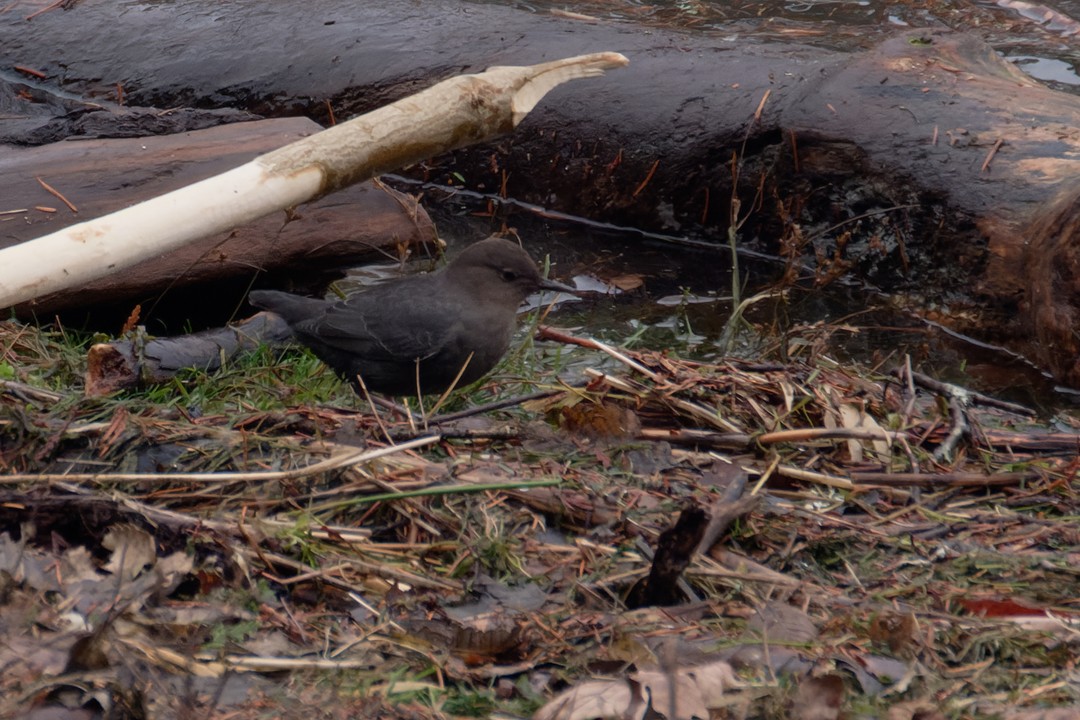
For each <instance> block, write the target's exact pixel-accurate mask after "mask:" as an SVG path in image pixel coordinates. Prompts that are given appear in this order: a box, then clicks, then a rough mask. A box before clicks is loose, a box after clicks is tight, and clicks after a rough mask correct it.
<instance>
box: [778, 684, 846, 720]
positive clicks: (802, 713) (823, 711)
mask: <svg viewBox="0 0 1080 720" xmlns="http://www.w3.org/2000/svg"><path fill="white" fill-rule="evenodd" d="M843 699H844V680H843V678H841V677H840V676H839V675H823V676H821V677H808V678H805V679H804V680H803V681H802V682H800V683H799V689H798V690H797V691H796V692H795V700H794V702H793V704H792V707H791V718H792V720H836V718H838V717H840V703H841V701H842V700H843Z"/></svg>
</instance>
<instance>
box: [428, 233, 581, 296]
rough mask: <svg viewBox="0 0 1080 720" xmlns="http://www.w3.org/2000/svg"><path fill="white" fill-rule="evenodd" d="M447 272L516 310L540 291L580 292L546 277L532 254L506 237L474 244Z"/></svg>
mask: <svg viewBox="0 0 1080 720" xmlns="http://www.w3.org/2000/svg"><path fill="white" fill-rule="evenodd" d="M446 273H447V275H448V276H449V277H450V279H452V280H453V281H454V282H456V283H463V284H465V285H466V287H469V288H470V290H471V292H473V293H475V294H476V295H477V297H478V298H480V299H482V300H483V301H485V302H497V303H503V304H506V305H512V306H513V308H514V309H516V308H517V306H518V305H520V304H521V303H522V301H524V300H525V298H527V297H528V296H529V295H531V294H532V293H534V292H536V291H538V290H554V291H558V292H567V293H575V294H576V292H577V291H576V290H575V289H574V288H572V287H570V286H569V285H563V284H562V283H560V282H556V281H554V280H548V279H546V278H544V277H542V276H541V275H540V272H539V271H538V270H537V269H536V263H535V262H533V259H532V258H531V257H529V254H528V253H526V252H525V251H524V250H522V249H521V247H520V246H518V245H517V244H516V243H513V242H510V241H509V240H503V239H502V238H494V237H492V238H488V239H486V240H481V241H480V242H478V243H474V244H472V245H470V246H469V247H468V248H466V249H465V250H464V251H463V252H462V253H461V254H460V255H458V256H457V257H456V258H454V260H453V262H451V263H450V265H449V267H447V269H446Z"/></svg>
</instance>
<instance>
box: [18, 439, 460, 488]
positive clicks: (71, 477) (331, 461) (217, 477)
mask: <svg viewBox="0 0 1080 720" xmlns="http://www.w3.org/2000/svg"><path fill="white" fill-rule="evenodd" d="M440 439H441V438H440V436H438V435H426V436H424V437H421V438H416V439H415V440H410V441H408V442H404V443H401V444H400V445H391V446H389V447H384V448H379V449H378V450H366V449H365V450H354V451H352V452H344V453H341V454H340V455H337V456H334V457H330V458H327V459H326V460H322V461H321V462H317V463H315V464H313V465H308V466H307V467H302V468H295V469H293V470H271V471H261V472H207V473H184V472H180V473H105V472H102V473H67V474H64V473H16V474H13V475H6V476H4V477H0V485H14V484H16V483H20V482H26V481H28V480H33V481H37V482H64V483H71V482H94V483H119V482H133V481H137V482H147V481H153V482H216V483H232V482H247V481H266V480H294V479H296V478H302V477H307V476H309V475H315V474H317V473H321V472H328V471H331V470H338V469H340V468H344V467H348V466H350V465H358V464H360V463H363V462H368V461H369V460H377V459H378V458H381V457H386V456H387V455H393V454H394V453H398V452H404V451H406V450H413V449H415V448H418V447H423V446H424V445H430V444H432V443H434V442H438V441H439V440H440Z"/></svg>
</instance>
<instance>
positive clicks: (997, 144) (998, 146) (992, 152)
mask: <svg viewBox="0 0 1080 720" xmlns="http://www.w3.org/2000/svg"><path fill="white" fill-rule="evenodd" d="M1004 144H1005V140H1004V138H998V139H997V142H995V143H994V147H992V148H990V152H988V153H987V154H986V159H985V160H983V164H982V167H981V168H979V172H986V171H987V170H989V169H990V161H991V160H993V159H994V156H995V155H997V151H998V150H999V149H1001V146H1002V145H1004Z"/></svg>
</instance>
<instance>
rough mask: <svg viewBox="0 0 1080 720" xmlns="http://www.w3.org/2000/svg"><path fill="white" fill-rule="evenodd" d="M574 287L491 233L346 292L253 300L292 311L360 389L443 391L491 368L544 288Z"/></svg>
mask: <svg viewBox="0 0 1080 720" xmlns="http://www.w3.org/2000/svg"><path fill="white" fill-rule="evenodd" d="M541 289H544V290H559V291H563V292H571V293H572V292H575V290H574V288H572V287H569V286H567V285H563V284H562V283H558V282H554V281H552V280H545V279H544V278H542V277H541V276H540V273H539V272H538V271H537V269H536V263H534V262H533V260H532V258H530V257H529V255H528V254H527V253H526V252H525V251H524V250H522V249H521V248H520V247H518V245H516V244H515V243H512V242H509V241H508V240H502V239H500V238H488V239H487V240H482V241H480V242H478V243H474V244H473V245H470V246H469V247H468V248H466V249H465V250H464V251H463V252H462V253H461V254H460V255H458V256H457V257H456V258H454V260H453V261H452V262H451V263H450V264H449V265H447V266H446V267H444V268H442V269H441V270H439V271H438V272H434V273H431V274H427V275H412V276H409V277H403V278H399V279H396V280H391V281H389V282H387V283H385V284H383V285H378V286H376V287H374V288H371V289H370V290H366V291H363V292H359V293H356V294H354V295H350V296H349V297H347V298H345V299H344V300H342V301H340V302H332V301H327V300H317V299H314V298H306V297H301V296H299V295H291V294H289V293H285V292H280V291H277V290H254V291H252V292H251V293H250V294H249V295H248V301H249V302H250V303H251V304H252V305H254V306H255V307H258V308H263V309H264V310H270V311H272V312H274V313H277V314H278V315H280V316H281V317H283V318H284V319H285V321H286V322H287V323H288V324H289V327H290V328H292V331H293V334H294V335H295V336H296V339H297V340H299V341H300V342H301V343H303V344H304V345H306V346H308V347H309V348H311V350H312V351H313V352H314V353H315V355H316V356H318V357H319V359H320V360H322V361H323V362H325V363H326V364H327V365H329V366H330V367H331V368H333V369H334V371H335V372H336V373H337V374H338V375H339V376H341V378H342V379H344V380H346V381H348V382H349V383H351V384H352V385H353V387H354V388H355V389H356V390H357V391H358V392H359V391H360V386H359V383H358V382H357V379H356V377H357V375H359V376H360V377H362V378H363V381H364V385H365V386H366V387H367V389H368V390H369V391H372V392H379V393H384V394H387V395H415V394H416V393H417V387H418V385H419V389H420V392H421V393H422V394H429V393H441V392H443V391H444V390H446V389H447V388H449V387H450V386H451V384H453V382H454V379H455V378H456V377H457V376H458V373H459V372H461V369H462V367H464V368H465V371H464V372H463V373H462V374H461V378H460V380H458V382H457V387H464V386H465V385H468V384H469V383H471V382H474V381H475V380H479V379H480V378H481V377H483V376H484V375H485V374H486V373H487V372H488V371H489V370H491V368H493V367H494V366H495V364H496V363H497V362H498V361H499V359H500V358H502V356H503V354H505V353H506V349H507V348H508V347H509V346H510V337H511V335H512V334H513V332H514V325H515V320H516V317H517V309H518V307H519V306H520V305H521V303H522V302H523V301H524V300H525V298H526V297H528V296H529V295H530V294H532V293H534V292H536V291H537V290H541Z"/></svg>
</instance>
